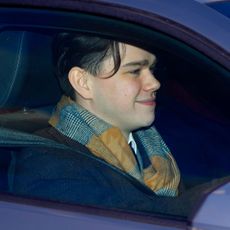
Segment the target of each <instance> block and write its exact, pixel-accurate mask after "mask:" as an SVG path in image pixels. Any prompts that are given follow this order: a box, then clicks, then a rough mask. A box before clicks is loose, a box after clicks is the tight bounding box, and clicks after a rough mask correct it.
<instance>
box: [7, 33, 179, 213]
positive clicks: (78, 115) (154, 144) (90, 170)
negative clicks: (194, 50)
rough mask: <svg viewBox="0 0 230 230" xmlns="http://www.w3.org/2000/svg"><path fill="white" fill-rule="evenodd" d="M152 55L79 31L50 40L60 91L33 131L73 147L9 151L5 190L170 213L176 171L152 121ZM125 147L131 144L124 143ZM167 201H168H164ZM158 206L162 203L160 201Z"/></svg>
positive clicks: (157, 85)
mask: <svg viewBox="0 0 230 230" xmlns="http://www.w3.org/2000/svg"><path fill="white" fill-rule="evenodd" d="M156 61H157V58H156V56H155V55H154V54H151V53H149V52H147V51H145V50H143V49H141V48H138V47H135V46H132V45H128V44H124V43H120V42H116V41H112V40H108V39H104V38H100V37H96V36H90V35H82V34H74V33H73V34H72V33H64V34H60V35H59V36H58V37H57V38H56V42H55V45H54V62H55V66H56V72H57V76H58V79H59V81H60V86H61V88H62V89H63V92H64V96H63V97H62V98H61V100H60V102H59V103H58V104H57V107H56V110H55V111H54V113H53V115H52V117H51V118H50V121H49V123H50V125H51V127H49V128H48V129H45V130H42V131H40V132H38V134H39V135H41V136H45V137H48V138H51V139H54V140H56V141H58V142H59V143H63V144H65V145H68V146H70V147H71V148H72V149H74V150H77V152H71V150H70V151H67V150H61V149H60V150H59V151H57V149H52V148H51V149H50V148H49V149H46V148H45V149H43V148H27V149H24V150H23V152H22V153H21V154H17V155H16V159H15V160H14V163H15V162H16V163H15V165H13V166H12V167H11V168H12V172H13V173H14V177H13V178H11V183H10V184H11V191H12V192H14V193H17V194H23V195H26V196H33V197H34V196H35V197H43V198H46V199H52V200H61V201H67V202H71V203H78V204H79V203H80V204H88V205H98V204H99V205H102V206H103V207H113V208H114V207H116V208H129V207H132V209H135V210H155V211H156V210H158V211H162V205H163V206H164V207H165V210H167V212H172V213H175V212H176V210H177V205H176V206H175V207H176V209H175V208H174V207H173V205H172V204H171V203H170V202H173V201H170V202H168V200H167V199H166V198H164V201H162V200H161V199H155V198H154V197H156V195H159V197H160V196H166V197H174V196H177V195H178V185H179V182H180V173H179V170H178V168H177V165H176V162H175V160H174V159H173V157H172V155H171V154H170V151H169V149H168V148H167V146H166V145H165V143H164V141H163V140H162V138H161V137H160V135H159V134H158V132H157V131H156V129H155V128H154V126H152V123H153V121H154V119H155V107H156V92H157V91H158V90H159V88H160V83H159V82H158V80H157V79H156V78H155V76H154V72H153V71H154V67H155V65H156ZM130 146H131V147H130ZM168 199H169V198H168ZM162 202H163V203H164V204H163V203H162Z"/></svg>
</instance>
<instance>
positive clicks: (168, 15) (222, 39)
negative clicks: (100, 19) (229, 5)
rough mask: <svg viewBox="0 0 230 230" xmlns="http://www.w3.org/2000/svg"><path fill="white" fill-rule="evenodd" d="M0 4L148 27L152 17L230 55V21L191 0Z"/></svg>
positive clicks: (50, 0) (60, 0) (18, 1)
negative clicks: (78, 13) (117, 19)
mask: <svg viewBox="0 0 230 230" xmlns="http://www.w3.org/2000/svg"><path fill="white" fill-rule="evenodd" d="M0 5H4V6H24V7H28V6H31V7H35V8H41V7H43V8H46V9H47V8H48V9H65V10H70V11H76V10H78V11H81V12H89V13H93V14H95V13H96V14H98V15H104V16H110V17H115V18H120V19H123V20H127V21H132V22H134V23H139V24H143V25H147V26H151V18H152V17H153V16H154V17H159V18H161V19H162V18H163V19H164V20H165V23H174V26H175V27H176V26H177V24H180V26H184V27H185V28H189V29H190V30H191V31H193V32H195V33H198V34H200V35H202V36H204V37H206V38H208V39H210V40H212V42H214V43H216V44H218V45H219V46H222V47H223V48H224V49H225V50H227V51H228V52H230V43H229V40H230V31H229V23H230V20H229V19H228V18H226V17H224V16H222V15H221V14H219V13H218V12H215V11H214V10H212V9H210V8H209V7H207V6H206V5H204V4H200V3H199V2H196V1H194V0H183V1H181V0H173V1H171V0H161V1H155V0H142V1H136V0H93V1H81V0H65V1H63V0H55V1H53V0H10V1H9V0H0ZM137 15H139V16H140V17H137ZM220 25H221V26H220ZM181 29H183V28H181ZM214 31H215V32H214Z"/></svg>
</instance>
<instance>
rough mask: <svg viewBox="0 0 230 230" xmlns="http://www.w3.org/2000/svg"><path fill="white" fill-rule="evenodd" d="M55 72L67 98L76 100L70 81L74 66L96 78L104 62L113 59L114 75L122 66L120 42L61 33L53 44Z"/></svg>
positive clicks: (112, 73)
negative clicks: (71, 70) (70, 72)
mask: <svg viewBox="0 0 230 230" xmlns="http://www.w3.org/2000/svg"><path fill="white" fill-rule="evenodd" d="M53 54H54V65H55V68H56V69H55V72H56V75H57V77H58V80H59V83H60V86H61V88H62V90H63V91H64V93H65V94H66V95H67V96H70V97H71V98H72V99H75V92H74V89H73V87H72V86H71V84H70V82H69V80H68V73H69V71H70V69H71V68H72V67H74V66H78V67H80V68H83V69H85V70H86V71H87V72H89V73H90V74H92V75H94V76H96V75H98V74H99V73H100V70H101V67H102V62H103V61H104V60H106V59H107V58H109V57H112V58H113V62H114V68H113V70H112V72H111V75H110V76H112V75H114V74H115V73H116V72H117V71H118V69H119V67H120V64H121V55H120V49H119V42H117V41H113V40H109V39H105V38H101V37H97V36H91V35H84V34H77V33H61V34H58V35H57V36H56V37H55V40H54V44H53Z"/></svg>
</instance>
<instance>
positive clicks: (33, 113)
mask: <svg viewBox="0 0 230 230" xmlns="http://www.w3.org/2000/svg"><path fill="white" fill-rule="evenodd" d="M15 13H17V14H18V15H20V14H21V13H20V12H17V10H16V9H15V10H10V9H7V8H6V9H3V10H2V14H1V16H0V17H1V19H0V59H1V61H2V60H3V62H4V65H3V70H1V73H0V79H1V82H2V84H1V86H0V92H1V95H0V105H1V108H0V127H1V128H2V130H0V132H2V134H3V135H2V136H6V137H8V140H7V138H6V140H5V141H4V142H3V143H2V148H1V156H0V157H1V160H0V162H1V165H0V167H1V169H0V170H1V171H0V173H1V178H2V179H1V188H0V189H1V192H2V193H5V194H8V195H12V196H16V197H24V198H32V199H38V200H49V201H55V202H57V203H59V202H64V203H68V204H74V205H79V204H80V205H86V206H92V207H97V208H98V207H99V208H103V209H109V210H119V211H128V212H133V213H134V212H138V213H141V214H148V215H152V216H155V217H158V216H160V217H161V218H165V219H170V218H171V217H172V216H173V217H176V218H177V220H183V221H185V220H187V219H188V218H189V216H190V215H191V213H192V212H193V211H194V209H195V208H196V207H197V205H198V204H199V202H200V201H201V200H202V199H203V198H204V196H205V192H204V191H207V190H208V191H212V189H213V188H214V187H215V186H217V185H220V184H221V183H223V181H227V179H226V178H225V177H227V176H229V175H230V168H229V163H228V162H229V159H230V155H229V152H230V145H229V143H230V136H229V128H230V120H229V117H230V114H229V108H228V106H227V105H228V104H229V101H230V91H229V87H230V73H229V69H227V68H226V67H224V66H222V65H221V64H220V63H218V62H217V61H213V60H211V59H209V58H208V57H207V56H205V55H204V54H202V53H201V52H199V51H198V50H196V48H194V47H190V46H188V45H186V44H185V43H183V42H181V41H179V40H177V39H175V38H173V37H170V36H168V35H165V34H163V33H161V32H159V31H155V30H152V29H149V28H147V27H141V26H138V25H133V24H130V23H128V22H120V21H118V20H114V19H106V18H103V17H99V16H90V15H87V14H80V13H79V14H78V13H75V14H73V13H71V14H70V13H64V12H62V13H60V12H48V11H44V12H41V11H39V10H38V11H32V10H31V11H30V10H25V11H24V12H23V15H24V17H23V18H22V17H18V18H17V20H16V19H14V18H13V17H11V19H10V20H9V19H8V20H7V18H9V17H6V15H12V14H15ZM41 14H43V16H44V17H41V20H38V19H37V15H41ZM44 18H45V19H46V20H44ZM29 19H30V20H29ZM47 20H48V23H47ZM111 24H113V27H111ZM70 31H71V32H82V33H87V34H97V35H98V36H102V37H106V38H110V39H114V40H118V41H121V42H126V43H130V44H132V45H136V46H139V47H141V48H143V49H146V50H148V51H149V52H152V53H154V54H155V55H156V56H157V59H158V62H157V66H156V68H155V75H156V77H157V78H158V80H159V81H160V82H161V85H162V88H161V90H160V91H159V95H158V108H157V111H156V120H155V123H154V125H155V126H156V127H157V129H158V130H159V132H160V134H161V136H162V137H163V139H164V140H165V142H166V143H167V145H168V146H169V148H170V149H171V151H172V154H173V156H174V157H175V159H176V161H177V164H178V166H179V169H180V171H181V176H182V181H183V185H181V186H183V189H182V192H181V194H180V197H179V198H178V199H175V200H172V199H170V198H162V197H156V196H154V194H153V193H151V191H149V190H148V188H146V187H144V186H139V185H138V184H137V183H136V182H135V180H133V179H132V178H131V177H129V176H127V175H125V174H124V173H123V172H121V171H120V170H117V169H115V168H114V167H109V166H108V165H107V164H105V163H104V162H103V161H100V160H99V159H97V158H94V157H92V156H90V155H88V154H86V153H85V152H84V151H82V150H76V149H70V148H66V149H65V148H63V149H62V148H61V147H60V146H55V144H54V145H53V146H52V144H51V143H50V142H49V141H48V140H47V142H46V141H45V140H44V142H42V141H41V140H40V139H39V137H38V139H36V136H34V135H35V134H34V132H36V131H38V130H40V129H43V128H46V127H48V120H49V117H50V115H51V113H52V111H53V109H54V108H55V105H56V103H57V102H58V100H59V99H60V97H61V95H62V91H61V89H60V87H59V85H58V82H57V80H56V78H55V71H54V67H53V63H52V41H53V39H54V37H55V35H56V34H58V33H60V32H70ZM20 132H22V133H20ZM6 133H7V135H6ZM23 133H26V134H25V135H24V134H23ZM14 135H15V137H16V138H15V140H16V142H14V141H13V139H12V136H14ZM30 135H32V136H30ZM30 138H31V140H32V141H31V142H28V139H30ZM33 138H35V139H33ZM33 140H34V141H33ZM39 141H41V142H39ZM20 143H21V144H20ZM28 143H29V144H28ZM42 143H43V144H42ZM41 146H43V148H44V149H45V152H49V153H51V154H53V155H54V156H55V159H56V160H57V164H54V165H55V166H54V167H53V168H52V169H50V168H49V165H47V164H46V160H47V159H46V154H43V155H42V156H41V158H40V159H41V161H40V162H39V164H40V165H42V166H46V167H44V168H45V169H44V170H47V173H50V174H52V173H57V175H62V174H63V172H58V170H59V169H58V164H59V162H60V159H62V163H63V164H65V163H66V164H68V163H69V162H65V159H64V156H65V154H66V153H68V154H69V156H71V157H72V163H75V164H76V165H79V170H78V171H75V173H78V175H79V177H78V180H76V179H75V180H73V181H71V178H65V179H69V180H70V182H69V183H67V182H66V180H64V179H63V178H58V177H57V178H56V180H55V181H52V183H50V181H49V180H48V179H47V178H45V180H44V181H40V180H39V181H37V184H36V185H35V187H34V188H31V191H34V192H33V194H31V193H30V194H29V193H28V194H27V193H26V192H25V193H23V192H18V193H17V192H14V190H13V187H14V179H15V177H17V180H28V183H29V180H30V175H24V174H20V173H19V174H18V175H17V174H15V172H17V168H15V167H14V164H15V161H16V160H17V155H18V154H21V150H22V149H23V150H25V148H28V147H30V149H29V150H28V151H27V150H26V151H24V153H23V154H25V155H24V158H23V159H25V158H27V157H29V156H30V152H29V151H34V152H35V153H36V152H37V156H39V154H40V149H41ZM76 153H77V154H78V158H75V155H74V154H76ZM27 167H31V170H32V169H36V167H35V166H34V165H28V166H27ZM87 168H93V169H94V168H95V171H96V170H98V171H99V172H102V174H103V175H104V177H102V178H100V180H101V183H102V185H103V181H109V180H111V181H112V182H113V183H114V184H116V185H118V186H117V187H115V188H114V189H113V190H111V189H110V188H107V187H106V185H105V186H104V187H103V186H101V188H95V187H96V185H97V184H96V183H95V181H90V180H92V179H89V176H90V175H89V173H88V171H87V170H86V169H87ZM44 170H43V169H42V168H41V171H43V172H44ZM98 171H96V172H98ZM33 173H34V175H35V174H36V173H37V174H39V173H40V172H38V171H34V172H33ZM95 177H96V176H95ZM223 178H224V179H223ZM214 179H217V180H216V182H215V183H210V182H211V181H213V180H214ZM79 181H84V185H85V187H81V186H82V184H81V183H80V182H79ZM88 184H91V185H92V186H94V188H95V189H94V190H87V188H89V187H88ZM71 185H72V186H73V185H74V187H75V190H72V189H71ZM68 186H69V187H68ZM54 187H55V188H56V189H53V188H54ZM120 188H122V189H123V190H122V191H121V189H120ZM27 189H28V190H29V189H30V188H29V187H28V188H26V189H24V191H26V190H27ZM83 189H84V192H82V190H83ZM100 189H101V190H102V189H104V192H105V193H106V194H110V193H113V192H114V194H117V196H113V197H112V198H111V197H110V196H108V197H100V194H101V193H100V192H101V190H100ZM66 191H67V192H66ZM68 192H69V193H68ZM83 193H84V196H82V194H83ZM182 193H183V194H185V195H183V194H182ZM76 194H77V195H76ZM95 197H97V198H96V199H95ZM124 199H126V200H127V203H126V205H124V203H125V202H124ZM102 201H103V202H102Z"/></svg>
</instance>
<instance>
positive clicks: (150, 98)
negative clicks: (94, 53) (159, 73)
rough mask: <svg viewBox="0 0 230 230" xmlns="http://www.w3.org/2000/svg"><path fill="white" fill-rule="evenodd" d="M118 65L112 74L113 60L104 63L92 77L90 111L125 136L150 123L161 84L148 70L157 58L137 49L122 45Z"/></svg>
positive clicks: (153, 115)
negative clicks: (97, 73)
mask: <svg viewBox="0 0 230 230" xmlns="http://www.w3.org/2000/svg"><path fill="white" fill-rule="evenodd" d="M122 53H123V52H122V49H121V57H122V60H121V66H120V68H119V70H118V72H116V74H115V75H113V76H112V77H108V78H106V75H107V76H108V74H109V73H111V70H112V68H113V61H112V59H107V60H106V61H104V63H103V68H102V71H101V74H100V75H99V76H97V77H92V84H91V86H92V95H93V96H92V101H91V104H90V107H89V108H88V109H89V110H90V111H91V112H92V113H94V114H95V115H97V116H98V117H100V118H101V119H103V120H104V121H106V122H108V123H110V124H112V125H113V126H116V127H118V128H120V129H121V131H122V132H123V133H124V134H125V136H126V137H127V136H128V134H129V133H130V131H133V130H135V129H138V128H141V127H146V126H149V125H151V124H152V122H153V121H154V118H155V107H156V101H155V99H156V91H157V90H158V89H159V88H160V83H159V82H158V81H157V80H156V78H155V77H154V75H153V74H152V72H151V69H152V68H153V67H154V65H155V64H156V57H155V56H154V55H153V54H151V53H149V52H147V51H145V50H142V49H140V48H137V47H134V46H131V45H125V51H124V54H123V55H122Z"/></svg>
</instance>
